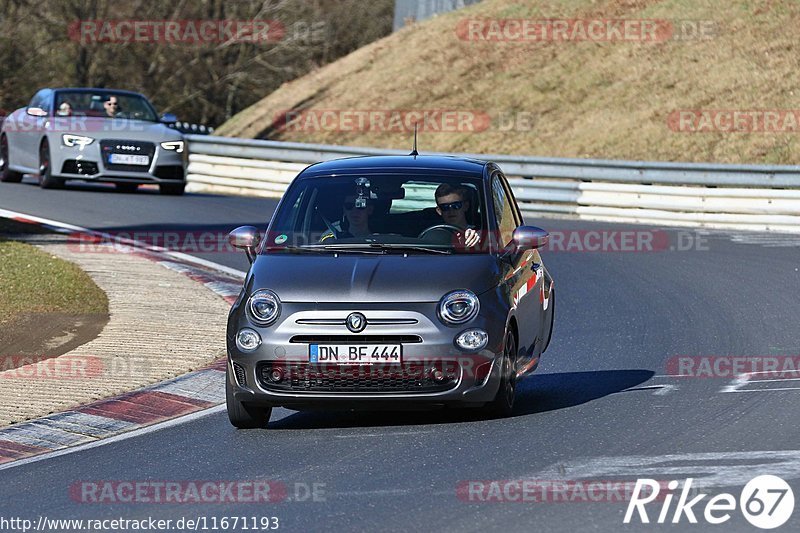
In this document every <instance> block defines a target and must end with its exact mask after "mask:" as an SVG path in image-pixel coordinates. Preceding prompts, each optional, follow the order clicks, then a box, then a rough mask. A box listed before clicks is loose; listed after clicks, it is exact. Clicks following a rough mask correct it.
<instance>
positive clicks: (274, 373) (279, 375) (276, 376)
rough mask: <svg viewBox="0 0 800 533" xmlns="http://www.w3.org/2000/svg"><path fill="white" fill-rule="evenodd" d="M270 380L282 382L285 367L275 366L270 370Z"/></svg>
mask: <svg viewBox="0 0 800 533" xmlns="http://www.w3.org/2000/svg"><path fill="white" fill-rule="evenodd" d="M269 380H270V381H271V382H273V383H280V382H281V381H283V369H282V368H280V367H275V368H273V369H272V370H270V371H269Z"/></svg>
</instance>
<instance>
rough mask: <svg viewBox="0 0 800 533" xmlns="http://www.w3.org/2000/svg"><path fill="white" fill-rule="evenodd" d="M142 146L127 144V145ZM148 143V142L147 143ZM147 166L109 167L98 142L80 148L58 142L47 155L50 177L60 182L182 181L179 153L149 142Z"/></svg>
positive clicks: (181, 159) (183, 168) (155, 182)
mask: <svg viewBox="0 0 800 533" xmlns="http://www.w3.org/2000/svg"><path fill="white" fill-rule="evenodd" d="M133 143H143V141H129V142H128V144H133ZM147 143H150V141H147ZM150 144H153V145H154V146H153V150H152V153H151V154H148V155H150V164H149V165H141V166H139V165H137V166H132V165H129V166H125V165H111V164H109V163H108V162H107V160H106V158H104V157H103V154H102V151H101V141H95V142H93V143H92V144H90V145H88V146H85V147H84V148H83V149H81V148H79V147H77V146H72V147H70V146H64V145H63V144H62V143H59V144H58V145H57V146H58V147H57V148H54V149H53V150H52V153H51V157H52V175H53V176H54V177H56V178H59V179H64V180H83V181H96V182H109V183H136V184H147V183H152V184H162V183H165V184H167V183H182V182H184V181H185V163H184V159H183V153H177V152H176V151H174V150H165V149H164V148H162V147H161V146H160V143H159V142H152V143H150Z"/></svg>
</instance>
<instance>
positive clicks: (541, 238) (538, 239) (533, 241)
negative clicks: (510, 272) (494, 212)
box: [513, 226, 550, 252]
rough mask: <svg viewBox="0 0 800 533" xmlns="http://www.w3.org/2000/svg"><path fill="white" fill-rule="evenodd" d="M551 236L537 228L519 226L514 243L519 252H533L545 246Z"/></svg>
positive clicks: (515, 232)
mask: <svg viewBox="0 0 800 533" xmlns="http://www.w3.org/2000/svg"><path fill="white" fill-rule="evenodd" d="M549 240H550V234H549V233H547V232H546V231H545V230H543V229H541V228H537V227H536V226H519V227H518V228H517V229H515V230H514V236H513V242H514V245H515V246H516V248H517V250H518V251H521V252H522V251H525V250H531V249H535V248H541V247H542V246H545V245H546V244H547V242H548V241H549Z"/></svg>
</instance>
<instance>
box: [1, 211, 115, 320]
mask: <svg viewBox="0 0 800 533" xmlns="http://www.w3.org/2000/svg"><path fill="white" fill-rule="evenodd" d="M24 226H25V225H24V224H16V223H10V222H8V221H5V220H2V219H0V324H3V323H9V322H12V321H13V320H14V319H15V318H16V317H18V316H20V315H23V314H31V313H65V314H71V315H80V314H93V313H108V298H107V297H106V294H105V293H104V292H103V291H102V290H101V289H100V288H99V287H98V286H97V285H95V283H94V281H92V279H91V278H90V277H89V276H88V275H87V274H86V273H85V272H84V271H82V270H81V269H80V268H78V267H77V266H76V265H74V264H72V263H69V262H67V261H64V260H63V259H59V258H57V257H55V256H52V255H50V254H48V253H45V252H43V251H42V250H40V249H39V248H36V247H35V246H32V245H30V244H25V243H22V242H17V241H13V240H9V239H8V234H9V233H13V234H18V233H22V232H30V231H31V230H30V229H29V228H25V227H24Z"/></svg>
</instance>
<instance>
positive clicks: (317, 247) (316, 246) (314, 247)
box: [264, 244, 381, 254]
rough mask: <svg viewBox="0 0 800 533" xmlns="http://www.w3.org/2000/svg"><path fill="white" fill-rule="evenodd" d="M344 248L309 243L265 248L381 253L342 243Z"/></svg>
mask: <svg viewBox="0 0 800 533" xmlns="http://www.w3.org/2000/svg"><path fill="white" fill-rule="evenodd" d="M340 246H342V248H338V247H336V245H332V244H308V245H305V246H267V247H266V248H264V251H265V252H283V251H286V252H300V253H303V252H306V253H317V254H324V253H328V252H337V253H338V252H345V253H356V254H357V253H377V254H379V253H381V252H380V250H371V249H361V248H358V249H354V248H352V247H348V248H346V247H344V246H346V245H340Z"/></svg>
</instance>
